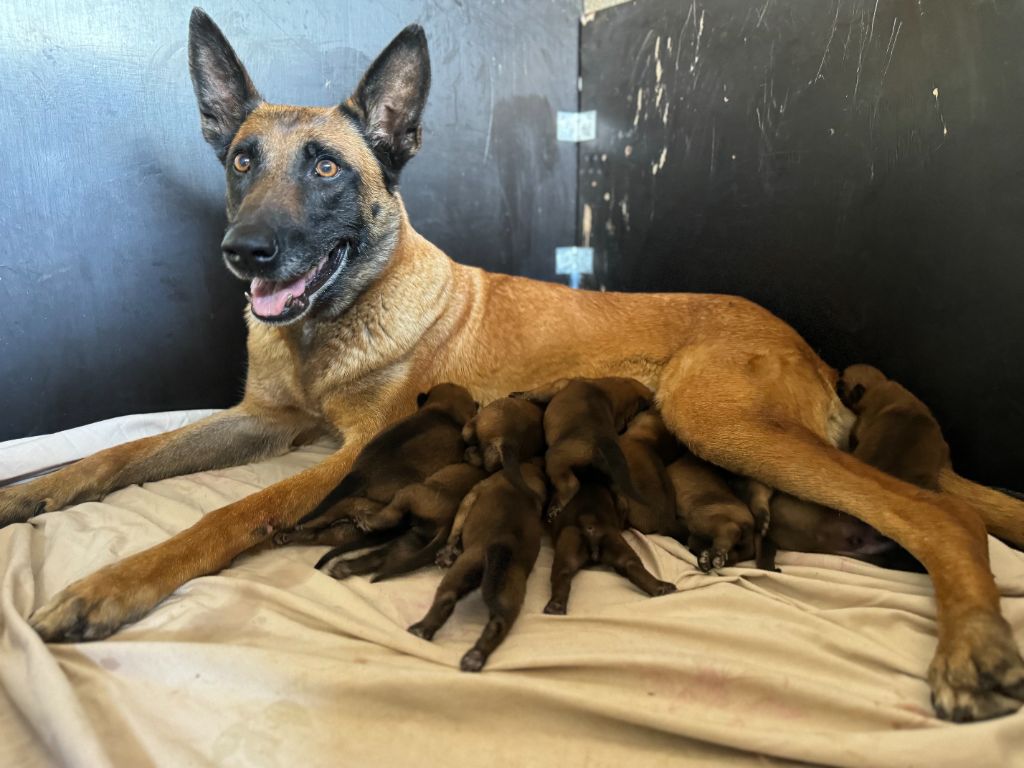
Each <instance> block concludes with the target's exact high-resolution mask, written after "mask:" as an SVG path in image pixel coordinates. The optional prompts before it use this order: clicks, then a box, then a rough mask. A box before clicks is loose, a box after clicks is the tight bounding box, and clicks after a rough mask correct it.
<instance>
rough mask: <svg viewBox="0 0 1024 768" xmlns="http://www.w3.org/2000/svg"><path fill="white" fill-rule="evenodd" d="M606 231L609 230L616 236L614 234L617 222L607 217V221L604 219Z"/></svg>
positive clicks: (610, 233) (608, 231)
mask: <svg viewBox="0 0 1024 768" xmlns="http://www.w3.org/2000/svg"><path fill="white" fill-rule="evenodd" d="M604 231H605V232H607V233H608V234H609V235H612V236H613V237H614V235H615V222H613V221H612V220H611V219H605V221H604Z"/></svg>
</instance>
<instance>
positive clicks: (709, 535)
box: [666, 453, 754, 573]
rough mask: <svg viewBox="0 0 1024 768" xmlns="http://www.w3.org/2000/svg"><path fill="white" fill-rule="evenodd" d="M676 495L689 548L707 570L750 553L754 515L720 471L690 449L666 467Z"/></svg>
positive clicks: (701, 567) (698, 562) (702, 568)
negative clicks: (689, 451) (686, 532)
mask: <svg viewBox="0 0 1024 768" xmlns="http://www.w3.org/2000/svg"><path fill="white" fill-rule="evenodd" d="M666 471H667V472H668V476H669V480H671V482H672V486H673V489H674V490H675V495H676V510H677V514H678V515H679V516H680V517H681V518H682V521H683V523H684V524H685V526H686V528H687V530H688V531H689V536H690V538H689V547H690V550H691V551H692V552H693V553H694V554H695V555H697V564H698V565H699V566H700V569H701V570H702V571H704V572H705V573H707V572H708V571H711V570H713V569H714V570H717V569H719V568H723V567H725V565H726V564H727V563H729V562H734V561H736V560H745V559H747V558H749V557H750V556H751V555H752V554H753V546H754V544H753V532H754V516H753V515H752V514H751V512H750V508H749V507H748V506H747V505H746V504H745V503H744V502H743V501H741V500H740V499H739V498H738V497H737V496H736V494H735V493H733V491H732V489H731V488H730V487H729V484H728V483H727V482H726V480H725V477H724V476H723V474H722V472H721V471H720V470H719V469H718V468H717V467H714V466H712V465H711V464H708V463H707V462H706V461H703V460H701V459H699V458H697V457H696V456H694V455H693V454H692V453H691V454H687V455H685V456H683V458H681V459H678V460H677V461H674V462H672V463H671V464H670V465H669V466H668V468H667V470H666Z"/></svg>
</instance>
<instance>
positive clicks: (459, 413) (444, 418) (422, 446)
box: [275, 384, 478, 554]
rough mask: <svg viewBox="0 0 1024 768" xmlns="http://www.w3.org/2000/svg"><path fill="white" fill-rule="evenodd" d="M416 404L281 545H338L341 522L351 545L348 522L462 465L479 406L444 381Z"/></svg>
mask: <svg viewBox="0 0 1024 768" xmlns="http://www.w3.org/2000/svg"><path fill="white" fill-rule="evenodd" d="M416 403H417V405H418V406H419V408H418V410H417V411H416V412H415V413H413V414H411V415H410V416H407V417H406V418H404V419H402V420H401V421H398V422H395V423H394V424H393V425H392V426H390V427H388V428H387V429H385V430H384V431H382V432H380V433H379V434H378V435H377V436H376V437H374V438H373V439H372V440H371V441H370V442H369V443H367V445H366V447H365V448H363V450H362V451H361V452H360V454H359V456H357V457H356V460H355V463H354V464H353V465H352V470H351V471H350V472H349V473H348V474H347V475H346V476H345V478H344V479H343V480H342V481H341V483H340V484H339V485H338V487H337V488H335V489H334V490H333V491H331V492H330V494H328V496H327V498H325V499H324V500H323V501H322V502H321V503H320V505H319V506H318V507H317V508H316V509H314V510H313V511H312V512H310V513H309V514H308V515H307V516H306V517H304V518H303V519H302V520H300V521H299V524H298V525H297V526H296V530H294V531H288V532H286V533H285V534H284V535H280V536H278V537H277V538H276V539H275V543H277V544H279V545H280V544H286V543H296V542H302V543H309V544H327V543H335V540H336V538H337V537H338V534H337V533H336V532H334V531H331V530H330V527H331V526H335V525H338V524H339V523H340V525H341V530H342V531H343V532H344V534H343V536H344V538H345V539H346V545H347V539H348V538H351V537H352V536H353V535H354V534H352V533H351V531H352V526H349V525H346V524H344V523H343V522H342V521H345V520H351V519H353V518H360V519H365V518H367V517H368V516H370V515H372V514H374V513H376V512H377V511H379V510H380V509H381V508H383V507H384V506H385V505H386V504H388V503H389V502H390V501H391V499H392V498H393V497H394V495H395V494H396V493H397V492H398V491H399V490H401V489H402V488H404V487H405V486H407V485H411V484H412V483H419V482H422V481H423V480H424V479H425V478H427V477H428V476H430V475H432V474H433V473H434V472H436V471H437V470H439V469H441V468H442V467H446V466H448V465H449V464H457V463H460V462H461V461H462V459H463V456H464V454H465V452H466V444H465V443H464V442H463V440H462V428H463V427H464V426H465V425H466V422H467V421H469V420H470V419H471V418H472V417H473V415H474V414H475V413H476V411H477V408H478V405H477V403H476V402H474V401H473V398H472V396H471V395H470V394H469V391H468V390H466V389H465V388H463V387H460V386H459V385H457V384H438V385H436V386H434V387H432V388H431V389H430V391H429V392H424V393H421V394H420V395H419V397H418V398H417V399H416ZM339 546H340V545H339ZM349 548H350V549H351V547H349ZM335 554H340V552H339V553H335Z"/></svg>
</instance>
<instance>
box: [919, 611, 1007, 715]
mask: <svg viewBox="0 0 1024 768" xmlns="http://www.w3.org/2000/svg"><path fill="white" fill-rule="evenodd" d="M951 635H952V636H951V637H950V638H949V639H948V640H946V641H945V642H940V644H939V648H938V650H937V651H936V653H935V658H934V659H933V660H932V664H931V667H930V668H929V670H928V681H929V683H930V685H931V688H932V706H934V707H935V712H936V714H937V715H938V716H939V717H941V718H942V719H944V720H952V721H954V722H957V723H963V722H970V721H973V720H987V719H989V718H993V717H1001V716H1002V715H1009V714H1012V713H1013V712H1016V711H1017V710H1018V709H1020V707H1021V703H1022V701H1024V661H1022V660H1021V656H1020V652H1019V651H1018V650H1017V645H1016V643H1015V642H1014V640H1013V633H1012V632H1011V630H1010V626H1009V624H1007V623H1006V620H1005V619H1003V618H1002V617H1001V616H999V615H998V614H995V613H989V612H987V611H978V612H976V613H972V614H968V615H967V616H966V617H964V618H961V619H959V620H957V621H956V624H955V625H954V626H953V628H952V632H951Z"/></svg>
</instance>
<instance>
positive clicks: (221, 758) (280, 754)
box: [213, 701, 312, 768]
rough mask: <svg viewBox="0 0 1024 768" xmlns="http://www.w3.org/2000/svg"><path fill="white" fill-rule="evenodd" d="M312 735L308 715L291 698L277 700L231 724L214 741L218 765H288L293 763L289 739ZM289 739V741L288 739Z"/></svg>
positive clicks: (214, 759)
mask: <svg viewBox="0 0 1024 768" xmlns="http://www.w3.org/2000/svg"><path fill="white" fill-rule="evenodd" d="M310 736H312V727H311V726H310V724H309V715H308V713H307V712H305V711H304V710H303V708H302V707H300V706H299V705H298V704H296V703H294V702H291V701H276V702H274V703H273V704H271V705H270V706H268V707H266V708H264V709H263V710H261V711H258V712H252V713H248V714H246V715H245V716H244V717H242V718H240V719H239V720H237V721H236V722H235V723H234V724H233V725H230V726H228V727H227V728H226V729H225V730H224V731H223V732H222V733H221V734H220V736H218V737H217V739H216V741H214V743H213V762H214V764H216V765H221V766H232V765H265V766H277V765H280V766H282V767H284V766H287V767H288V768H290V767H291V766H292V765H293V764H294V763H293V760H294V752H293V751H289V750H288V749H287V744H288V743H295V742H296V741H298V742H299V743H305V742H306V741H307V740H308V738H309V737H310ZM285 742H287V743H285Z"/></svg>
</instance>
